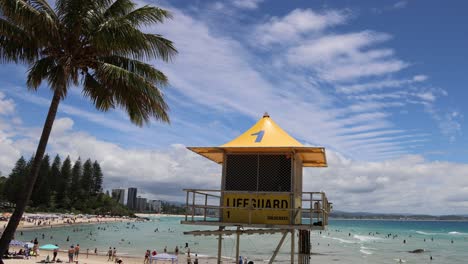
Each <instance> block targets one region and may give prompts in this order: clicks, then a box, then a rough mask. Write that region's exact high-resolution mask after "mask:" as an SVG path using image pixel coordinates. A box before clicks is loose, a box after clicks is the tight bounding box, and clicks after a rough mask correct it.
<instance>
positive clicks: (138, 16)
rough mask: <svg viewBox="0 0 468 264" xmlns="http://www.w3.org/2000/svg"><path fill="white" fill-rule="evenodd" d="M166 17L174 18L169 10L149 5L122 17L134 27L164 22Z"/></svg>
mask: <svg viewBox="0 0 468 264" xmlns="http://www.w3.org/2000/svg"><path fill="white" fill-rule="evenodd" d="M166 18H172V15H171V13H170V12H169V11H167V10H164V9H161V8H158V7H153V6H147V5H146V6H143V7H140V8H138V9H135V10H133V11H132V12H130V13H128V14H127V15H125V16H123V17H122V19H125V20H128V21H129V22H130V23H131V24H132V25H133V26H134V27H139V26H141V25H151V24H154V23H162V22H163V21H164V19H166Z"/></svg>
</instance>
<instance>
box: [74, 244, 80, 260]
mask: <svg viewBox="0 0 468 264" xmlns="http://www.w3.org/2000/svg"><path fill="white" fill-rule="evenodd" d="M79 254H80V244H76V247H75V259H76V260H78V255H79Z"/></svg>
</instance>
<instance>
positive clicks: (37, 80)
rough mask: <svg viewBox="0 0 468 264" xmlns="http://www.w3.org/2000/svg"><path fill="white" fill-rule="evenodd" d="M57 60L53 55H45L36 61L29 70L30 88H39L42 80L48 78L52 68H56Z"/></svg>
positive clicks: (28, 82) (28, 80)
mask: <svg viewBox="0 0 468 264" xmlns="http://www.w3.org/2000/svg"><path fill="white" fill-rule="evenodd" d="M55 66H56V65H55V61H54V59H53V58H51V57H45V58H42V59H40V60H38V61H36V62H35V63H34V64H33V65H32V66H31V67H30V68H29V70H28V77H27V81H26V84H27V85H28V88H29V89H32V90H37V88H38V87H39V86H40V85H41V83H42V80H44V79H47V78H48V76H49V74H50V72H51V69H52V68H54V67H55Z"/></svg>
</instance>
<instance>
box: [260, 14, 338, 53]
mask: <svg viewBox="0 0 468 264" xmlns="http://www.w3.org/2000/svg"><path fill="white" fill-rule="evenodd" d="M346 19H347V15H346V14H345V13H344V12H341V11H336V10H329V11H325V12H323V13H317V12H315V11H313V10H311V9H295V10H293V11H292V12H290V13H289V14H288V15H286V16H284V17H282V18H278V17H272V18H271V19H270V20H269V21H268V22H266V23H263V24H261V25H259V26H257V28H256V30H255V32H254V36H255V37H254V39H255V42H259V43H260V44H262V45H269V44H274V43H280V44H281V43H284V42H286V43H287V42H293V41H297V40H299V39H301V37H303V36H304V35H306V34H309V33H313V32H317V31H321V30H324V29H325V28H327V27H330V26H334V25H338V24H342V23H344V22H345V21H346Z"/></svg>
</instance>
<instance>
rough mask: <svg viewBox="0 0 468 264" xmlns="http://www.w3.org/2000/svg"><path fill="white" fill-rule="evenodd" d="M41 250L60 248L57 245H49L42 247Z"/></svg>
mask: <svg viewBox="0 0 468 264" xmlns="http://www.w3.org/2000/svg"><path fill="white" fill-rule="evenodd" d="M39 248H40V249H44V250H54V249H58V248H59V247H57V246H56V245H52V244H47V245H43V246H40V247H39Z"/></svg>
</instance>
